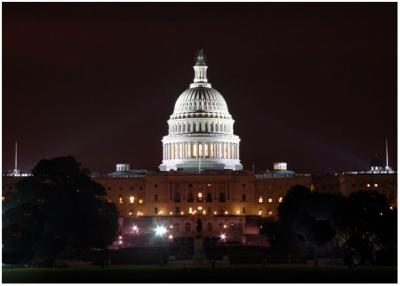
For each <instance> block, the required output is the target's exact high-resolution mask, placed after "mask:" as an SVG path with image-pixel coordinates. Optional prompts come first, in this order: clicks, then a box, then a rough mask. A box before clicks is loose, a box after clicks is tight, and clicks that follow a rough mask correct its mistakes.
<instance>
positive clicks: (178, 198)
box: [174, 192, 181, 203]
mask: <svg viewBox="0 0 400 286" xmlns="http://www.w3.org/2000/svg"><path fill="white" fill-rule="evenodd" d="M180 201H181V193H180V192H175V194H174V202H175V203H179V202H180Z"/></svg>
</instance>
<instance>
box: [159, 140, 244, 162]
mask: <svg viewBox="0 0 400 286" xmlns="http://www.w3.org/2000/svg"><path fill="white" fill-rule="evenodd" d="M200 157H201V158H219V159H237V160H238V159H239V143H231V142H176V143H166V144H163V160H172V159H192V158H200Z"/></svg>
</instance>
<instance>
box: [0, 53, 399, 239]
mask: <svg viewBox="0 0 400 286" xmlns="http://www.w3.org/2000/svg"><path fill="white" fill-rule="evenodd" d="M194 70H195V78H194V82H193V83H192V84H191V85H190V88H189V89H187V90H186V91H184V92H183V93H182V94H181V95H180V97H179V98H178V100H177V102H176V104H175V109H174V112H173V114H172V115H171V117H170V119H169V120H168V126H169V133H168V135H167V136H165V137H164V138H163V139H162V148H163V158H162V163H161V165H160V166H159V169H160V171H147V170H132V169H131V168H130V165H129V164H127V163H123V164H117V165H116V169H115V171H114V172H111V173H109V174H106V175H96V176H94V177H93V178H94V180H96V181H97V182H98V183H100V184H102V185H103V186H104V187H105V189H106V191H107V196H106V199H107V200H108V201H109V202H112V203H115V204H116V206H117V207H118V210H119V214H120V217H121V220H120V222H121V229H120V231H121V238H119V240H118V241H116V243H117V244H121V243H122V240H123V236H124V235H125V234H132V232H135V233H136V232H138V233H142V234H147V235H150V234H151V233H152V231H153V230H154V226H156V225H164V226H165V227H168V228H169V229H170V233H171V235H173V236H174V237H192V236H194V235H195V234H196V233H197V230H196V226H197V225H198V224H199V223H200V224H201V225H202V231H201V233H202V235H203V236H204V237H208V238H212V237H214V238H215V237H218V236H219V235H221V234H226V237H227V240H228V241H231V242H237V243H243V244H253V245H254V244H265V243H266V242H265V240H264V239H263V237H262V236H260V235H259V233H260V228H259V227H260V223H261V221H262V220H265V219H276V218H277V215H278V206H279V204H280V203H281V202H282V201H283V198H284V196H285V195H286V194H287V192H288V190H289V189H290V188H291V187H293V186H295V185H303V186H306V187H308V188H310V189H311V190H312V191H320V192H336V193H342V194H344V195H348V194H350V193H351V192H356V191H359V190H365V191H370V190H377V191H378V192H380V193H383V194H385V195H386V196H387V197H388V199H389V201H390V203H391V204H392V205H393V206H394V205H397V196H396V190H397V179H396V172H395V171H393V170H392V169H391V168H390V167H389V164H388V159H386V165H383V164H382V163H381V162H380V161H378V160H376V159H374V160H373V162H372V164H371V168H370V169H369V170H366V171H358V172H345V173H342V174H334V175H326V176H315V175H310V174H297V173H296V172H294V171H290V170H288V165H287V163H286V162H276V163H274V164H273V169H272V171H269V170H267V171H265V172H262V173H254V172H250V171H243V170H242V169H243V166H242V164H241V163H240V154H239V143H240V139H239V137H238V136H237V135H234V133H233V124H234V120H233V119H232V116H231V115H230V114H229V112H228V107H227V104H226V101H225V99H224V98H223V97H222V95H221V94H220V93H219V92H217V91H216V90H215V89H213V88H211V85H210V84H209V83H208V81H207V76H206V71H207V66H206V64H205V59H204V54H203V53H202V52H200V53H199V54H198V55H197V59H196V64H195V66H194ZM16 158H17V149H16ZM386 158H388V156H387V155H386ZM15 162H16V163H15V170H18V169H17V160H16V161H15ZM17 174H19V171H18V172H13V173H12V174H9V176H4V177H3V200H4V199H7V196H8V193H12V192H14V191H15V184H16V182H18V181H19V180H20V179H21V178H20V177H19V176H17ZM133 227H135V228H133ZM146 241H147V242H148V241H149V240H146V239H144V240H143V243H146Z"/></svg>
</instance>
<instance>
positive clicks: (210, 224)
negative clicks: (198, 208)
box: [207, 222, 213, 232]
mask: <svg viewBox="0 0 400 286" xmlns="http://www.w3.org/2000/svg"><path fill="white" fill-rule="evenodd" d="M212 230H213V227H212V223H211V222H209V223H207V231H208V232H212Z"/></svg>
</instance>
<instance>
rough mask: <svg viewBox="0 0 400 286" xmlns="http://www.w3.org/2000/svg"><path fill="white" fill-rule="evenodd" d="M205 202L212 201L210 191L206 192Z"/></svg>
mask: <svg viewBox="0 0 400 286" xmlns="http://www.w3.org/2000/svg"><path fill="white" fill-rule="evenodd" d="M206 202H207V203H211V202H212V193H207V198H206Z"/></svg>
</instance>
